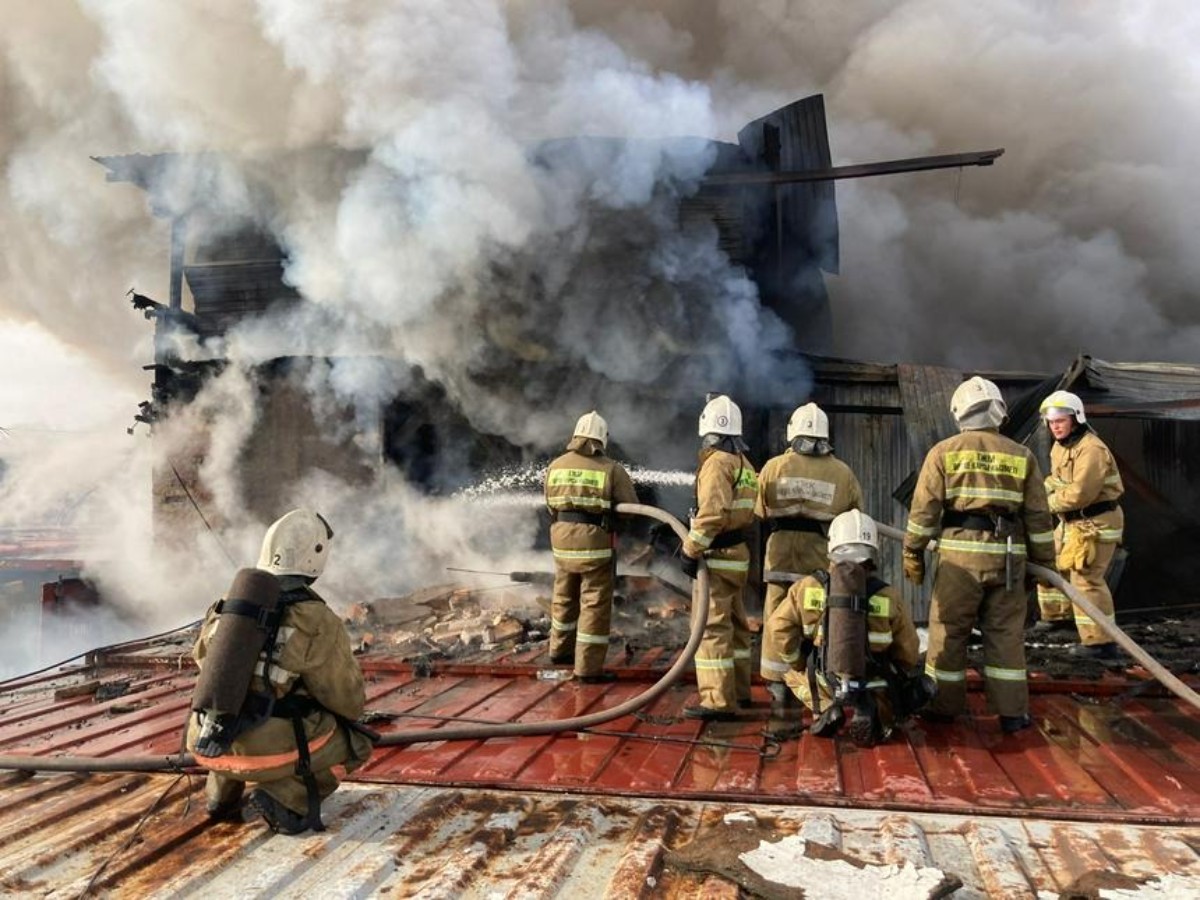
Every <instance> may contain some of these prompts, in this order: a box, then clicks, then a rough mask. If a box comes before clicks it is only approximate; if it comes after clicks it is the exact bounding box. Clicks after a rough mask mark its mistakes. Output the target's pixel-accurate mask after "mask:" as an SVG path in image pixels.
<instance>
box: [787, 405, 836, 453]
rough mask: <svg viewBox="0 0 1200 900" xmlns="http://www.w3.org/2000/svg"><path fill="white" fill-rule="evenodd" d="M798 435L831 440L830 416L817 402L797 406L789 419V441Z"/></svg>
mask: <svg viewBox="0 0 1200 900" xmlns="http://www.w3.org/2000/svg"><path fill="white" fill-rule="evenodd" d="M798 437H806V438H815V439H817V440H821V441H827V440H829V416H827V415H825V411H824V410H822V409H821V407H819V406H817V404H815V403H806V404H804V405H803V406H800V407H797V408H796V411H795V412H793V413H792V417H791V418H790V419H788V425H787V441H788V443H789V444H790V443H791V442H792V441H794V440H795V439H796V438H798Z"/></svg>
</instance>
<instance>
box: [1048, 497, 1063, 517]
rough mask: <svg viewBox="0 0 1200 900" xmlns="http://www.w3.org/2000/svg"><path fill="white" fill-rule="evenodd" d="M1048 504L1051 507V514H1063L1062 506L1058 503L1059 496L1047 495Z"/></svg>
mask: <svg viewBox="0 0 1200 900" xmlns="http://www.w3.org/2000/svg"><path fill="white" fill-rule="evenodd" d="M1046 502H1047V505H1048V506H1049V507H1050V512H1052V513H1056V512H1062V509H1061V507H1062V504H1061V503H1059V502H1058V494H1047V495H1046Z"/></svg>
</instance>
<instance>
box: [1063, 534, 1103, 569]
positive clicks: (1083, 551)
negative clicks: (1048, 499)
mask: <svg viewBox="0 0 1200 900" xmlns="http://www.w3.org/2000/svg"><path fill="white" fill-rule="evenodd" d="M1099 542H1100V529H1099V528H1097V527H1096V526H1095V525H1093V524H1092V523H1090V522H1083V523H1081V524H1079V525H1072V526H1071V527H1070V528H1068V529H1067V537H1066V540H1064V541H1063V545H1062V549H1060V550H1059V551H1058V560H1057V564H1058V568H1059V570H1060V571H1062V572H1082V571H1083V570H1084V569H1086V568H1087V567H1088V566H1090V565H1091V564H1092V563H1094V562H1095V561H1096V550H1097V547H1096V545H1097V544H1098V543H1099Z"/></svg>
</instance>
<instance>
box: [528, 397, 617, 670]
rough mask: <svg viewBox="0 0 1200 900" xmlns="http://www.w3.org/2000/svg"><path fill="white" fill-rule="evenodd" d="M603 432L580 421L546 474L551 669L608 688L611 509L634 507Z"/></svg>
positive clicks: (600, 424) (595, 421)
mask: <svg viewBox="0 0 1200 900" xmlns="http://www.w3.org/2000/svg"><path fill="white" fill-rule="evenodd" d="M607 446H608V424H607V423H606V422H605V421H604V419H603V418H602V417H601V416H600V414H599V413H596V412H590V413H587V414H586V415H583V416H581V417H580V418H579V421H578V422H576V424H575V431H574V433H573V434H572V436H571V440H570V441H569V442H568V443H567V452H566V453H564V454H563V455H562V456H560V457H558V459H556V460H554V461H553V462H552V463H550V465H549V466H548V467H547V468H546V485H545V494H546V505H547V506H548V507H549V508H550V516H551V520H552V521H551V525H550V546H551V549H552V551H553V553H554V600H553V602H552V606H551V608H550V661H551V662H553V663H556V664H560V665H565V664H569V663H572V662H573V663H574V664H575V677H576V678H577V679H578V680H580V681H582V682H584V683H587V684H592V683H598V682H603V681H611V680H612V679H613V678H614V677H615V676H614V675H613V673H611V672H605V671H604V668H603V667H604V658H605V656H606V655H607V654H608V631H609V625H610V623H611V620H612V597H613V582H614V580H615V574H616V557H615V554H614V552H613V551H614V548H615V546H616V536H615V534H614V530H613V529H614V518H615V513H614V512H613V508H614V507H615V506H616V505H617V504H618V503H637V494H636V493H635V492H634V490H633V480H632V479H631V478H630V477H629V473H628V472H626V471H625V468H624V466H622V465H621V464H620V463H618V462H616V461H614V460H611V459H609V458H608V457H607V456H605V455H604V450H605V447H607Z"/></svg>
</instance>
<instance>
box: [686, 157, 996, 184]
mask: <svg viewBox="0 0 1200 900" xmlns="http://www.w3.org/2000/svg"><path fill="white" fill-rule="evenodd" d="M1003 154H1004V148H1003V147H1001V148H999V149H997V150H976V151H973V152H971V153H951V154H948V155H944V156H916V157H913V158H912V159H892V160H885V161H884V162H874V163H861V164H859V165H854V166H834V167H833V168H830V169H803V170H800V171H794V172H731V173H728V174H725V175H708V176H706V177H705V178H703V179H702V182H703V184H705V185H712V186H714V187H715V186H722V185H729V186H740V185H763V184H801V183H803V182H808V181H839V180H841V179H844V178H872V177H874V176H876V175H899V174H901V173H904V172H928V171H930V170H933V169H961V168H965V167H967V166H990V165H992V163H994V162H995V161H996V160H997V159H998V158H999V157H1001V156H1002V155H1003Z"/></svg>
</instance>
